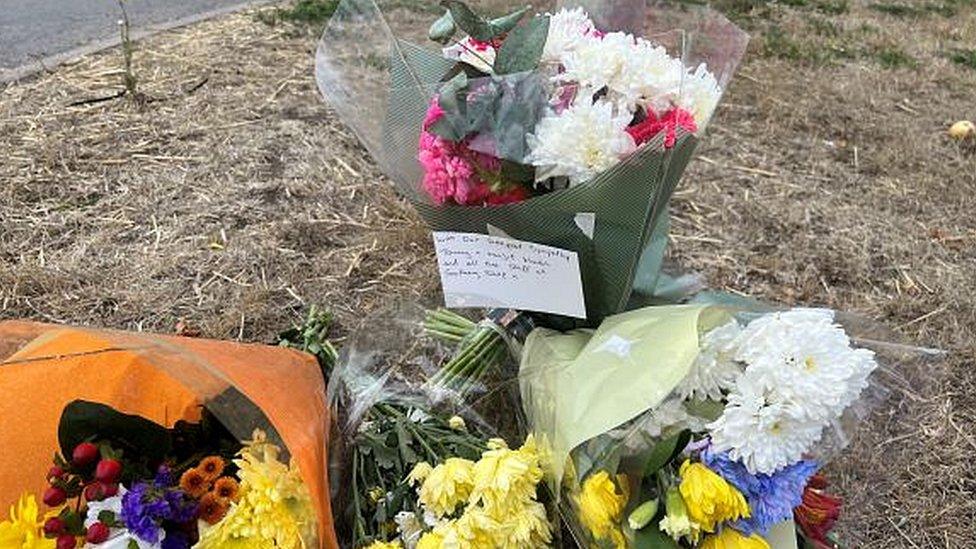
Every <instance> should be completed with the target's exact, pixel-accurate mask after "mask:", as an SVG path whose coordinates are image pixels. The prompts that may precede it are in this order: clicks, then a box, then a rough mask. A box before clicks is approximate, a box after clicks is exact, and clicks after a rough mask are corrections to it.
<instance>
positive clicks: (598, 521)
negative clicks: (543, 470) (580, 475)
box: [575, 471, 630, 548]
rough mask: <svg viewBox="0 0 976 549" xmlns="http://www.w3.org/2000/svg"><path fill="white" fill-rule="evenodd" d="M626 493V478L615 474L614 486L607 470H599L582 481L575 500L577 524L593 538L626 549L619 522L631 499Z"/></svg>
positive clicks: (627, 488)
mask: <svg viewBox="0 0 976 549" xmlns="http://www.w3.org/2000/svg"><path fill="white" fill-rule="evenodd" d="M618 484H619V485H620V488H619V490H618V487H617V485H618ZM629 491H630V490H629V486H628V484H627V477H625V476H624V475H618V476H617V483H614V480H613V479H612V478H610V474H609V473H607V472H606V471H598V472H596V473H594V474H592V475H590V476H589V477H587V479H586V480H585V481H584V482H583V487H582V489H581V490H580V493H579V494H578V495H576V496H575V499H576V504H577V505H578V506H579V514H580V521H581V522H582V523H583V526H584V527H586V529H587V530H589V531H590V533H591V534H593V537H594V538H596V539H598V540H604V539H606V540H610V542H611V543H612V544H613V546H614V547H618V548H622V547H626V545H627V543H626V540H625V539H624V536H623V533H622V532H621V530H620V522H621V517H622V515H623V512H624V508H625V507H626V506H627V500H628V499H629V497H630V495H629Z"/></svg>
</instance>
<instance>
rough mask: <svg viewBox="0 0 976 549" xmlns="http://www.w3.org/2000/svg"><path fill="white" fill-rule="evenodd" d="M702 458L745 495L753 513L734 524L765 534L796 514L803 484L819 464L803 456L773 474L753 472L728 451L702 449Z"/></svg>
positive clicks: (749, 533) (750, 531) (750, 532)
mask: <svg viewBox="0 0 976 549" xmlns="http://www.w3.org/2000/svg"><path fill="white" fill-rule="evenodd" d="M702 461H703V462H704V463H705V465H707V466H708V468H709V469H711V470H713V471H715V472H716V473H718V474H719V476H721V477H722V478H724V479H725V480H726V481H728V483H729V484H731V485H733V486H735V487H736V488H738V489H739V491H740V492H742V495H744V496H745V497H746V502H747V503H748V504H749V509H750V510H751V511H752V514H751V516H750V517H749V518H748V519H741V520H738V521H736V522H735V523H734V524H733V526H734V527H735V528H736V529H737V530H739V531H741V532H742V533H744V534H746V535H752V534H755V533H758V534H760V535H763V536H765V535H766V534H768V533H769V530H770V529H771V528H772V527H773V526H774V525H775V524H777V523H779V522H782V521H784V520H788V519H790V518H792V517H793V509H795V508H796V507H798V506H799V505H800V503H801V502H802V501H803V488H804V487H805V486H806V485H807V481H809V480H810V477H812V476H813V475H814V474H815V473H816V472H817V469H818V468H819V467H820V466H819V464H817V462H815V461H809V460H804V461H799V462H797V463H794V464H793V465H789V466H787V467H784V468H782V469H780V470H779V471H776V472H775V473H773V474H771V475H767V474H764V473H757V474H752V473H750V472H749V471H748V470H747V469H746V466H745V465H743V464H742V463H740V462H738V461H733V460H732V459H730V458H729V456H728V454H727V453H725V452H722V453H719V454H716V453H713V452H711V451H710V450H705V451H704V452H702Z"/></svg>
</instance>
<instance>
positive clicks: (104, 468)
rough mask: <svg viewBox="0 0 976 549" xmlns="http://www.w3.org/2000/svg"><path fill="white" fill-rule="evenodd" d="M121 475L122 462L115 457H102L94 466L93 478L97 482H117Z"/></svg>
mask: <svg viewBox="0 0 976 549" xmlns="http://www.w3.org/2000/svg"><path fill="white" fill-rule="evenodd" d="M121 475H122V464H121V463H119V460H117V459H103V460H101V461H99V462H98V465H97V466H96V467H95V480H97V481H99V482H104V483H106V484H108V483H112V482H118V481H119V477H120V476H121Z"/></svg>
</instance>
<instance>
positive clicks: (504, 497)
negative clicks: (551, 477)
mask: <svg viewBox="0 0 976 549" xmlns="http://www.w3.org/2000/svg"><path fill="white" fill-rule="evenodd" d="M542 476H543V472H542V467H541V466H540V464H539V454H538V452H537V451H536V447H535V440H534V439H533V438H532V435H529V437H528V438H527V439H526V441H525V444H523V445H522V447H521V448H519V449H518V450H510V449H508V448H497V449H495V450H488V451H486V452H484V453H483V454H481V459H480V460H478V462H477V463H475V464H474V490H473V491H472V492H471V502H472V503H481V504H482V505H484V507H485V509H486V510H487V511H488V512H489V513H490V514H492V515H493V516H496V517H498V516H506V515H509V514H511V513H513V512H516V511H517V510H519V509H521V508H522V507H524V506H525V505H526V504H527V503H528V502H530V501H533V500H534V499H535V495H536V486H537V485H538V484H539V481H541V480H542Z"/></svg>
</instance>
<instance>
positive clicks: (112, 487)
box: [99, 482, 119, 498]
mask: <svg viewBox="0 0 976 549" xmlns="http://www.w3.org/2000/svg"><path fill="white" fill-rule="evenodd" d="M99 488H101V489H102V495H103V496H105V497H107V498H110V497H112V496H115V495H117V494H118V493H119V485H118V484H117V483H114V482H112V483H108V484H106V483H104V482H103V483H101V486H99Z"/></svg>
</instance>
